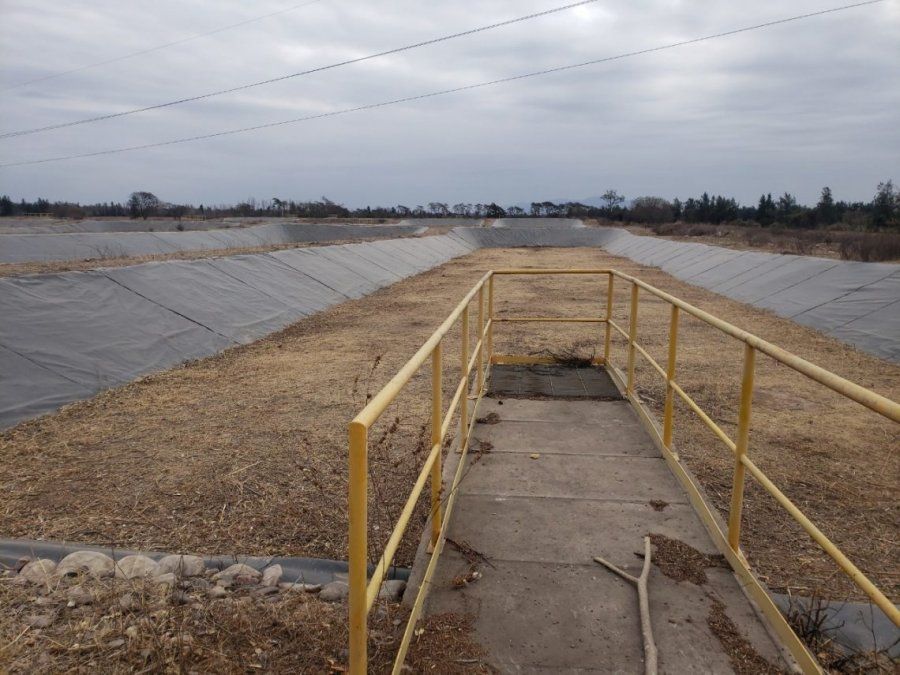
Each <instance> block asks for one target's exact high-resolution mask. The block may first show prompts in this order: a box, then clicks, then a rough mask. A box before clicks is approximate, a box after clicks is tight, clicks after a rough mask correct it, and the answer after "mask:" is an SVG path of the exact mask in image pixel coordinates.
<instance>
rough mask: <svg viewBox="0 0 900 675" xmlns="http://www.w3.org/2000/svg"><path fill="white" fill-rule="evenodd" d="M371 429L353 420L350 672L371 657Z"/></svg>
mask: <svg viewBox="0 0 900 675" xmlns="http://www.w3.org/2000/svg"><path fill="white" fill-rule="evenodd" d="M368 436H369V430H368V428H366V426H365V425H364V424H361V423H359V422H351V423H350V500H349V502H350V503H349V511H350V514H349V515H350V569H349V577H348V580H349V586H350V597H349V615H350V616H349V619H350V645H349V646H350V672H351V673H353V675H361V674H362V673H365V672H366V667H367V663H368V658H367V655H366V642H367V632H368V631H367V626H366V623H367V613H368V612H367V609H366V581H367V576H366V571H367V566H368V565H367V563H368V561H367V559H366V558H367V549H368V541H367V537H368V525H367V515H368V514H367V510H368V503H367V502H368V444H369V438H368Z"/></svg>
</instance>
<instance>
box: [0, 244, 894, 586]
mask: <svg viewBox="0 0 900 675" xmlns="http://www.w3.org/2000/svg"><path fill="white" fill-rule="evenodd" d="M524 266H534V267H607V266H615V267H616V268H618V269H621V270H622V271H625V272H628V273H633V274H636V275H639V276H640V277H641V278H643V279H644V280H646V281H648V282H649V283H652V284H654V285H656V286H658V287H660V288H662V289H664V290H666V291H669V292H671V293H674V294H676V295H679V296H680V297H682V298H684V299H685V300H687V301H688V302H692V303H694V304H696V305H698V306H700V307H702V308H703V309H706V310H708V311H710V312H712V313H714V314H716V315H718V316H720V317H722V318H724V319H726V320H729V321H732V322H733V323H735V324H736V325H738V326H740V327H742V328H745V329H748V330H750V331H752V332H754V333H756V334H758V335H760V336H761V337H763V338H766V339H769V340H771V341H773V342H775V343H777V344H779V345H781V346H783V347H786V348H788V349H790V350H792V351H794V352H795V353H797V354H799V355H800V356H803V357H805V358H807V359H809V360H811V361H813V362H814V363H817V364H819V365H822V366H824V367H827V368H830V369H832V370H834V371H835V372H837V373H839V374H841V375H844V376H846V377H848V378H850V379H852V380H854V381H856V382H858V383H860V384H862V385H864V386H866V387H870V388H872V389H874V390H875V391H878V392H880V393H882V394H884V395H886V396H888V397H891V398H893V399H895V400H896V399H897V398H900V368H898V367H897V366H895V365H891V364H888V363H886V362H884V361H881V360H879V359H877V358H874V357H871V356H867V355H865V354H863V353H861V352H859V351H857V350H855V349H853V348H851V347H848V346H846V345H843V344H842V343H839V342H837V341H835V340H832V339H830V338H827V337H825V336H823V335H821V334H818V333H816V332H814V331H811V330H809V329H807V328H804V327H801V326H799V325H796V324H794V323H792V322H790V321H787V320H783V319H779V318H777V317H774V316H773V315H771V314H769V313H766V312H763V311H761V310H757V309H754V308H751V307H748V306H746V305H742V304H740V303H737V302H734V301H731V300H728V299H725V298H722V297H719V296H716V295H714V294H712V293H709V292H708V291H705V290H703V289H700V288H695V287H692V286H689V285H687V284H685V283H682V282H680V281H677V280H675V279H673V278H672V277H669V276H668V275H666V274H664V273H662V272H661V271H659V270H654V269H651V268H644V267H641V266H639V265H636V264H634V263H632V262H630V261H627V260H624V259H618V258H614V257H612V256H609V255H608V254H606V253H604V252H602V251H600V250H595V249H591V250H589V249H541V250H534V249H511V250H498V249H494V250H490V249H487V250H481V251H478V252H476V253H474V254H472V255H469V256H466V257H464V258H461V259H457V260H455V261H452V262H450V263H448V264H446V265H443V266H442V267H440V268H437V269H435V270H432V271H430V272H427V273H425V274H422V275H419V276H417V277H414V278H411V279H408V280H405V281H402V282H399V283H397V284H395V285H394V286H391V287H389V288H386V289H382V290H381V291H378V292H376V293H374V294H372V295H370V296H368V297H366V298H363V299H360V300H355V301H350V302H346V303H344V304H342V305H340V306H337V307H335V308H333V309H331V310H328V311H326V312H323V313H321V314H319V315H316V316H313V317H309V318H307V319H304V320H302V321H299V322H298V323H296V324H294V325H293V326H291V327H289V328H287V329H286V330H284V331H282V332H280V333H278V334H276V335H273V336H270V337H268V338H266V339H263V340H260V341H258V342H256V343H254V344H251V345H247V346H243V347H237V348H234V349H231V350H228V351H226V352H224V353H222V354H220V355H217V356H214V357H210V358H208V359H204V360H202V361H198V362H194V363H190V364H187V365H185V366H184V367H180V368H176V369H173V370H170V371H167V372H164V373H159V374H156V375H151V376H148V377H145V378H143V379H141V380H139V381H137V382H134V383H131V384H129V385H126V386H124V387H121V388H119V389H116V390H112V391H108V392H105V393H102V394H100V395H98V396H96V397H95V398H93V399H91V400H88V401H83V402H79V403H75V404H72V405H70V406H67V407H66V408H64V409H63V410H61V411H60V412H58V413H56V414H53V415H48V416H46V417H43V418H41V419H38V420H35V421H31V422H26V423H23V424H20V425H18V426H17V427H15V428H13V429H10V430H7V431H6V432H3V433H2V435H0V456H2V458H3V462H2V465H0V493H2V494H4V495H5V498H4V500H3V507H2V510H0V536H4V537H30V538H39V539H56V540H60V539H65V540H69V541H81V542H89V543H94V544H102V545H105V546H115V547H129V548H135V549H145V550H162V551H170V552H199V553H244V554H259V555H276V554H279V555H302V556H312V557H327V558H345V557H346V555H347V520H346V515H345V512H346V500H347V446H346V429H347V423H348V422H349V420H350V419H351V418H352V417H353V416H354V414H355V413H356V412H358V411H359V409H361V407H362V406H363V405H364V403H365V401H366V398H367V395H369V394H372V393H375V392H377V391H378V389H379V388H380V387H381V386H382V385H383V384H384V383H385V382H386V381H387V380H388V379H389V378H390V377H391V376H392V375H393V374H394V373H395V372H396V371H397V370H398V369H399V368H400V366H402V365H403V363H404V362H405V361H406V359H408V358H409V356H411V355H412V354H413V352H414V351H415V350H416V349H417V348H418V347H419V346H420V345H421V343H422V342H423V341H424V340H425V339H426V338H427V337H428V335H429V334H430V333H431V332H432V331H433V329H434V328H435V327H437V325H439V324H440V323H441V321H442V320H443V319H444V318H445V316H446V315H447V314H448V313H449V311H450V310H451V309H452V307H453V306H454V305H455V304H456V302H457V301H458V300H459V299H460V298H461V297H462V296H463V295H464V293H465V292H466V291H467V290H468V288H469V287H471V286H472V285H473V284H474V282H475V281H476V280H477V279H478V277H479V276H480V275H481V274H482V273H483V272H484V271H485V270H488V269H491V268H500V267H524ZM496 288H497V310H498V313H501V314H502V313H503V312H509V311H515V312H516V313H520V314H521V313H528V314H532V315H534V314H539V313H546V314H557V315H558V314H563V313H564V314H572V315H579V314H580V315H586V314H595V315H596V314H597V313H598V311H599V308H600V307H601V306H602V304H603V302H604V301H603V293H604V289H605V280H604V281H601V280H599V279H594V278H589V277H576V278H569V279H568V280H565V281H563V280H560V279H556V278H550V277H529V278H522V277H520V278H503V279H498V280H497V283H496ZM627 293H628V289H627V288H625V287H624V284H619V285H618V287H617V290H616V309H615V312H614V314H615V317H616V319H617V320H618V321H619V322H620V324H621V325H626V324H627V321H626V320H627V303H626V299H627ZM472 316H473V324H474V323H475V321H474V317H475V316H476V312H475V310H474V306H473V315H472ZM668 317H669V309H668V307H667V306H664V305H663V303H662V302H660V301H654V300H653V299H651V298H649V297H643V298H642V303H641V309H640V312H639V318H640V321H639V341H640V342H641V344H643V345H645V346H646V348H647V349H648V350H649V351H650V353H651V354H652V355H653V356H654V357H655V358H657V359H658V360H660V361H661V362H664V355H665V344H666V343H665V336H666V333H667V330H668ZM679 342H680V344H681V349H680V351H679V361H678V376H677V377H678V380H679V381H680V382H681V384H682V386H683V387H684V388H685V390H686V391H688V392H689V393H690V394H691V395H692V396H693V397H694V398H695V400H697V401H698V403H699V404H700V405H701V406H703V408H704V409H705V410H706V411H707V412H708V413H709V414H710V415H711V417H712V418H713V419H715V420H716V421H717V422H718V423H719V424H720V425H721V426H722V427H723V428H724V429H725V430H726V431H727V432H728V433H730V434H732V435H733V434H734V429H735V423H736V408H737V400H738V385H739V370H740V364H741V348H740V345H739V344H738V343H736V342H734V341H733V340H730V339H727V338H725V337H724V336H721V335H720V334H718V333H717V332H716V331H714V330H713V329H711V328H708V327H706V326H705V325H702V324H700V323H699V322H697V321H695V320H692V319H685V321H684V322H683V324H682V327H681V332H680V339H679ZM458 344H459V335H458V332H453V333H451V334H450V335H449V336H448V338H447V341H446V346H445V349H444V354H445V357H444V358H445V370H444V378H445V379H444V382H445V401H449V399H450V396H451V393H452V390H453V387H454V385H455V383H456V378H457V377H458V372H459V370H458V359H459V351H458ZM573 346H575V347H577V348H578V349H580V350H581V351H582V353H585V354H589V353H590V352H591V351H594V352H599V349H600V347H599V336H598V335H597V329H596V326H591V325H588V324H581V325H578V326H570V327H567V328H564V329H558V328H557V327H556V326H552V325H549V324H545V325H539V324H502V325H501V324H498V330H497V334H496V351H497V352H511V351H515V352H517V353H526V352H532V353H538V352H541V351H542V350H548V349H549V350H551V351H557V352H558V351H562V350H564V349H568V348H571V347H573ZM613 361H614V363H616V364H618V365H619V366H623V365H624V362H625V350H624V348H623V346H622V340H621V339H618V338H617V339H616V340H615V341H614V350H613ZM640 361H641V359H640V357H639V364H640ZM637 382H638V389H639V393H640V394H641V396H642V397H643V399H644V400H645V401H646V402H647V404H648V405H649V406H650V407H651V408H652V409H654V410H656V411H657V412H659V411H661V408H662V400H663V393H662V392H663V389H662V387H661V386H660V380H659V377H658V375H656V374H655V372H653V371H651V370H650V369H649V367H647V366H644V365H640V366H639V370H638V380H637ZM429 386H430V373H429V372H428V369H427V367H426V368H425V369H423V371H422V372H420V373H419V375H418V376H416V377H415V378H414V379H413V380H412V382H411V383H410V386H409V387H408V388H407V390H406V391H405V392H404V394H403V395H402V396H401V397H400V398H399V399H398V401H397V403H395V404H394V405H393V406H391V408H389V410H388V411H387V413H386V414H385V415H384V417H383V418H382V420H383V424H382V425H381V426H379V427H377V428H376V429H375V430H374V431H373V433H372V442H371V460H370V481H371V488H372V489H371V493H370V528H371V529H370V538H371V540H372V558H373V560H374V559H377V554H379V553H380V551H381V550H382V549H383V545H384V542H385V540H386V537H387V536H388V534H389V532H390V530H391V528H392V524H393V522H394V521H395V520H396V516H397V514H398V513H399V511H400V509H401V507H402V504H403V502H404V500H405V499H406V497H407V494H408V491H409V489H410V487H411V485H412V483H413V481H414V479H415V476H416V474H417V472H418V468H419V466H420V464H421V461H422V459H423V458H424V455H425V453H426V450H427V447H426V446H427V444H428V443H427V434H428V427H427V423H428V405H429V395H428V392H429ZM675 442H676V445H677V448H678V450H679V451H680V452H681V455H682V457H683V459H684V461H685V462H686V463H687V465H688V466H689V467H690V468H691V469H692V470H693V471H694V472H695V474H696V475H697V476H698V477H699V479H700V480H701V481H702V483H703V485H704V487H705V488H706V490H707V492H708V493H709V495H710V497H711V499H712V501H713V502H714V504H715V505H716V506H717V507H718V508H719V509H720V510H722V509H724V508H727V504H728V502H729V500H730V494H731V480H732V478H731V476H732V469H733V459H732V458H731V457H730V456H729V451H728V449H727V448H726V447H725V446H723V445H722V444H721V443H720V442H718V441H717V440H716V439H715V438H714V437H713V436H712V435H711V434H710V433H709V432H708V431H706V428H705V427H704V426H703V425H702V423H701V422H699V420H696V418H694V417H693V415H692V413H691V412H690V411H689V410H688V409H687V408H686V407H684V406H678V407H677V409H676V438H675ZM897 447H900V434H898V429H897V428H896V425H893V424H890V423H886V422H882V421H881V420H880V419H878V416H877V415H875V414H874V413H870V412H868V411H866V410H865V409H863V408H861V407H860V406H858V405H856V404H852V403H848V402H845V401H843V400H841V399H840V397H838V396H836V395H832V394H830V393H828V392H826V391H824V390H823V388H822V387H821V386H818V385H813V384H812V383H809V382H806V381H804V379H803V378H802V377H801V376H799V375H797V374H795V373H793V372H792V371H789V370H788V369H786V368H785V367H782V366H779V365H777V364H775V363H774V362H772V361H771V360H770V359H768V358H767V357H760V359H759V361H758V367H757V394H756V397H755V400H754V417H753V428H752V433H751V449H750V452H751V455H752V456H753V457H754V459H755V460H756V461H757V463H758V464H759V466H760V467H761V468H762V469H763V470H764V471H766V472H767V473H768V475H769V476H770V477H771V478H772V479H773V480H774V481H775V482H776V484H778V485H779V486H781V487H782V489H783V490H784V491H785V492H786V493H787V494H788V496H789V497H791V498H792V499H793V500H795V502H796V503H797V504H798V506H800V508H801V509H803V510H804V511H805V512H806V513H807V515H808V516H809V517H810V518H812V519H813V520H814V521H815V522H816V523H817V524H819V526H820V527H821V528H822V529H823V530H824V532H825V533H826V534H827V535H828V536H830V537H831V538H832V539H833V540H834V541H835V543H836V544H837V545H838V546H840V547H841V548H842V549H843V550H844V551H845V552H846V553H847V554H848V555H850V557H851V558H852V559H853V560H854V561H855V562H856V563H857V564H858V565H859V566H860V567H861V568H862V569H863V571H864V572H866V573H867V574H869V575H870V576H871V578H872V579H873V580H874V581H875V582H876V583H877V584H879V585H880V586H881V588H882V589H883V590H884V591H885V592H886V593H887V594H888V595H889V596H891V597H892V598H893V599H894V600H897V599H900V574H898V572H897V570H900V560H898V553H897V541H896V537H897V532H898V531H900V504H898V502H897V499H896V490H897V486H898V479H900V457H898V453H897V452H896V449H897ZM421 506H422V505H420V509H419V511H418V512H417V515H416V517H415V519H414V523H413V528H412V529H413V530H415V531H412V532H410V533H408V534H407V536H406V537H405V539H404V542H403V545H402V546H401V549H400V551H399V553H398V558H397V562H399V563H401V564H404V563H409V562H410V561H411V560H412V556H413V552H414V549H415V546H416V544H417V541H418V534H419V531H420V529H421V526H422V525H423V524H424V522H425V517H426V513H425V509H424V508H421ZM743 545H744V547H745V551H746V553H747V555H748V557H749V559H750V561H751V563H752V564H753V565H754V567H755V568H756V569H757V570H758V571H759V572H760V574H761V575H762V577H763V578H764V579H765V580H766V581H767V582H768V583H769V584H770V585H771V586H772V587H773V588H775V589H777V590H781V589H786V588H790V589H792V590H794V591H795V592H803V593H807V592H810V591H811V590H813V589H819V590H823V591H825V592H826V593H827V594H829V595H830V596H832V597H858V594H856V593H854V591H853V588H852V586H851V585H850V584H849V583H847V582H846V581H845V580H844V577H843V575H840V574H838V573H837V572H836V567H835V566H834V564H833V563H831V562H830V559H828V558H826V557H825V556H824V554H822V553H820V552H819V551H818V548H817V547H816V546H815V545H814V544H813V543H812V542H811V541H810V540H809V539H808V537H807V536H806V535H805V534H804V533H803V532H802V531H801V530H800V529H799V527H798V526H796V525H794V524H793V522H792V521H791V520H790V518H789V517H788V516H787V514H785V513H784V512H783V511H782V510H781V509H780V507H778V506H777V504H776V503H775V502H774V501H773V500H772V499H771V498H769V497H768V496H767V495H766V494H765V493H764V492H763V491H762V490H761V489H759V488H757V487H756V486H755V485H754V484H753V483H752V481H750V482H748V489H747V503H746V506H745V521H744V537H743Z"/></svg>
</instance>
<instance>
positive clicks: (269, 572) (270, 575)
mask: <svg viewBox="0 0 900 675" xmlns="http://www.w3.org/2000/svg"><path fill="white" fill-rule="evenodd" d="M282 574H284V570H283V569H282V568H281V565H271V566H270V567H267V568H266V569H264V570H263V573H262V580H261V581H260V582H259V583H260V585H261V586H277V585H278V582H279V581H281V575H282Z"/></svg>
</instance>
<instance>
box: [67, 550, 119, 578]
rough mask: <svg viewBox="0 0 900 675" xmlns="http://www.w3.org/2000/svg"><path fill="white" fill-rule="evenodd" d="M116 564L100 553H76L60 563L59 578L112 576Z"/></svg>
mask: <svg viewBox="0 0 900 675" xmlns="http://www.w3.org/2000/svg"><path fill="white" fill-rule="evenodd" d="M115 566H116V563H115V562H114V561H113V559H112V558H110V557H109V556H108V555H106V554H105V553H100V552H99V551H75V552H74V553H70V554H69V555H67V556H66V557H65V558H63V559H62V560H60V561H59V565H57V566H56V574H57V576H61V577H62V576H69V575H74V574H80V573H85V574H88V575H90V576H92V577H108V576H112V574H113V569H114V568H115Z"/></svg>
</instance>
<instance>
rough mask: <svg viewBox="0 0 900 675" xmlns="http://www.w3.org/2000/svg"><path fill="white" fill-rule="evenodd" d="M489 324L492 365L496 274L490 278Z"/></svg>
mask: <svg viewBox="0 0 900 675" xmlns="http://www.w3.org/2000/svg"><path fill="white" fill-rule="evenodd" d="M488 321H490V325H489V326H488V334H487V361H488V366H489V367H490V364H491V359H492V358H493V356H494V275H493V274H491V276H490V277H489V278H488Z"/></svg>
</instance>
